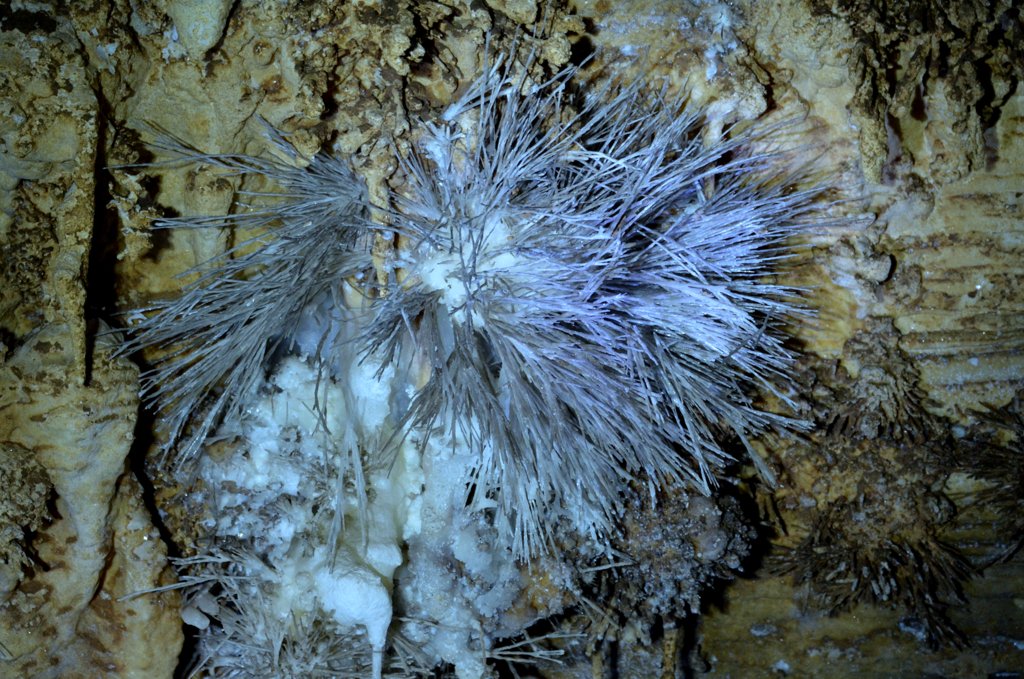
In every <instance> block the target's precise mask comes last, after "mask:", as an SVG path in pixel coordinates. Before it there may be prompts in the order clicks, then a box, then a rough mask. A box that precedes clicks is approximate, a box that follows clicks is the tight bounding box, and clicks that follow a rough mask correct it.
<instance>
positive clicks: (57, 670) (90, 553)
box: [0, 17, 180, 677]
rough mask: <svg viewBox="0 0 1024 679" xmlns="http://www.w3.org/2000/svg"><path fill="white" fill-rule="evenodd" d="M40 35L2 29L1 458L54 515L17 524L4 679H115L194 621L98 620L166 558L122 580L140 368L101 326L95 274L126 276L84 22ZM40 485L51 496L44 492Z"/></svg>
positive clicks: (12, 498) (153, 559) (19, 492)
mask: <svg viewBox="0 0 1024 679" xmlns="http://www.w3.org/2000/svg"><path fill="white" fill-rule="evenodd" d="M29 19H31V17H29ZM29 24H30V26H32V27H31V28H26V29H23V30H22V31H18V30H11V31H4V32H0V61H2V62H3V64H4V68H3V69H2V70H0V73H2V74H3V75H0V110H3V112H4V116H3V117H2V118H0V138H2V139H3V146H4V153H3V155H2V160H0V181H2V182H3V184H4V187H5V189H6V190H5V191H4V192H3V194H2V195H3V198H2V200H3V201H4V205H3V211H4V218H3V220H2V223H0V247H2V248H3V258H2V261H3V263H4V264H3V267H2V269H0V290H3V304H2V306H0V329H2V341H3V344H4V346H3V353H2V355H0V443H2V448H0V451H2V453H0V454H3V456H4V463H3V466H4V468H5V469H6V470H7V471H8V472H11V474H12V475H13V478H14V479H18V478H21V479H22V480H25V479H35V482H34V483H30V484H25V483H22V484H21V486H20V487H18V486H9V487H8V488H5V496H4V498H3V499H2V500H0V502H5V503H13V506H14V507H17V506H18V503H19V502H20V501H21V500H24V499H26V498H29V497H37V498H38V499H39V500H40V502H41V504H40V505H37V506H36V507H34V510H35V511H33V512H24V513H23V514H22V515H21V516H20V517H19V518H18V519H13V518H11V517H10V516H9V515H10V512H9V511H5V513H4V516H5V524H6V521H13V522H14V523H15V525H17V526H19V527H20V529H21V531H22V533H23V538H22V541H21V544H22V545H23V546H24V548H25V549H26V550H27V551H26V553H25V554H26V559H27V560H23V561H22V563H21V564H20V569H19V570H20V572H18V571H14V572H13V573H12V572H10V571H9V570H8V571H5V588H4V589H5V592H4V595H3V597H2V604H0V635H2V636H0V643H2V646H3V650H4V653H5V658H4V660H3V661H2V662H3V665H2V669H0V673H2V674H3V675H4V676H12V677H14V676H32V677H72V676H100V675H103V674H108V673H109V672H110V671H111V669H110V668H113V667H121V668H125V669H128V670H130V668H132V667H135V666H136V665H133V663H134V662H135V661H134V660H132V658H133V657H134V656H136V655H138V656H142V657H144V656H145V655H146V652H145V651H143V650H141V649H139V648H138V645H139V643H140V642H141V643H142V644H144V645H152V644H153V639H154V638H162V639H164V640H165V643H164V653H170V654H172V655H173V654H176V651H175V650H174V647H175V646H176V645H180V622H179V621H178V616H177V613H176V611H175V610H174V609H175V606H174V605H167V604H168V603H171V604H173V597H170V598H167V599H166V602H165V603H164V604H163V605H162V606H163V610H162V611H161V613H160V615H150V617H151V624H150V625H149V626H147V627H142V628H138V629H137V630H136V631H134V632H133V633H132V634H131V635H124V634H118V635H105V636H104V635H100V636H97V635H96V634H94V633H93V632H94V628H95V627H96V626H95V625H93V624H90V623H89V622H88V621H89V619H90V616H93V615H95V613H90V611H94V610H95V609H96V608H97V606H100V605H101V602H103V601H104V600H105V599H112V598H113V597H116V596H119V595H120V594H123V593H124V589H125V587H126V586H128V585H129V584H130V585H131V586H133V587H134V586H139V587H141V588H149V587H153V586H156V585H157V584H159V583H160V582H161V581H160V580H159V576H160V574H161V572H162V571H163V570H164V569H165V568H166V558H165V553H164V551H163V549H162V547H160V548H157V549H156V550H155V551H154V552H152V554H150V555H149V556H148V557H147V559H146V560H143V561H140V562H138V564H136V565H135V566H132V568H131V570H132V572H133V573H134V574H135V575H134V579H132V580H131V581H127V580H125V578H123V577H122V578H118V579H114V578H113V577H112V573H111V571H110V566H111V564H112V563H116V562H117V560H118V557H117V555H116V551H115V550H116V545H114V544H112V542H111V538H112V535H114V534H115V532H116V531H122V532H123V531H125V530H126V529H127V528H126V526H124V525H122V526H119V522H120V521H124V520H125V519H127V518H128V517H127V515H126V514H123V512H122V513H120V514H119V513H117V512H112V503H114V504H115V505H116V504H117V503H116V502H115V487H116V483H117V480H118V478H119V477H121V476H123V475H124V473H125V470H126V458H127V455H128V451H129V448H130V446H131V443H132V435H133V427H134V422H135V415H136V412H137V409H138V398H137V396H136V384H137V375H138V373H137V370H136V369H135V368H134V366H132V365H131V364H130V363H127V362H118V363H112V362H111V361H110V359H109V357H108V356H107V354H106V351H105V350H104V349H103V347H102V344H103V340H102V339H100V340H96V338H95V330H94V329H93V330H90V329H87V325H86V315H87V311H86V298H87V285H88V283H87V281H88V280H89V271H88V268H89V265H90V264H92V265H93V266H94V267H109V266H113V262H108V261H103V260H95V261H93V262H90V251H91V249H92V247H93V245H94V243H93V237H94V232H93V226H94V217H95V214H94V208H95V206H94V197H95V182H96V162H97V161H96V151H95V149H96V147H97V139H98V136H97V114H98V109H99V104H98V102H97V100H96V97H95V95H94V92H93V90H92V88H91V86H90V81H89V77H88V73H87V69H86V67H85V64H84V61H83V60H82V59H81V58H80V54H79V52H78V49H79V46H78V45H77V44H76V42H75V40H74V37H73V34H72V33H71V31H70V30H69V29H68V27H67V26H66V25H65V24H63V23H61V22H55V21H52V20H51V21H46V20H43V19H38V23H37V25H32V24H31V22H29ZM97 341H98V342H99V343H100V346H99V347H97V346H96V343H97ZM40 484H42V485H43V486H46V487H47V488H46V489H44V490H43V491H42V496H41V497H40V496H39V487H40ZM8 491H10V494H9V495H8V494H7V492H8ZM132 492H135V493H136V498H135V501H136V502H138V493H137V489H133V491H132ZM129 500H130V498H127V497H126V498H124V500H122V502H124V501H129ZM119 517H120V518H119ZM131 518H132V520H133V521H134V523H135V524H136V525H135V527H134V528H132V530H135V531H139V530H143V531H150V532H152V523H151V521H150V519H149V518H148V516H147V515H145V514H142V513H139V512H136V513H135V514H134V516H132V517H131ZM8 527H9V526H8V525H5V528H8ZM16 532H17V531H16ZM147 569H148V570H147ZM8 575H11V576H13V577H12V578H10V579H8V578H7V577H6V576H8ZM119 581H120V582H119ZM118 588H120V589H118ZM149 606H151V604H143V605H141V606H140V605H134V608H136V609H137V610H138V612H143V611H145V610H146V608H147V607H149ZM129 608H131V607H126V606H110V607H108V609H107V610H106V611H105V612H104V614H103V615H102V616H101V617H103V618H105V619H106V620H107V622H106V623H105V624H107V625H112V626H120V627H124V628H127V627H128V626H129V625H130V624H131V622H130V617H131V615H130V614H129V613H128V610H129ZM160 664H162V667H163V669H162V670H161V669H159V667H160ZM160 664H158V665H154V667H155V668H158V669H157V675H159V674H160V672H166V671H167V667H168V663H167V661H166V659H165V658H162V659H161V660H160ZM125 676H153V675H139V674H135V675H131V674H128V675H125Z"/></svg>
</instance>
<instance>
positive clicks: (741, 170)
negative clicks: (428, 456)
mask: <svg viewBox="0 0 1024 679" xmlns="http://www.w3.org/2000/svg"><path fill="white" fill-rule="evenodd" d="M514 73H515V71H514V69H512V68H511V67H509V68H503V67H502V66H501V65H500V64H499V65H498V66H495V67H493V68H492V69H490V70H489V71H488V72H487V73H486V74H485V75H484V76H483V78H482V79H481V80H480V81H478V82H477V83H476V84H475V86H474V87H473V88H471V90H470V92H469V93H468V94H467V95H466V96H465V97H464V98H463V99H462V100H460V101H459V102H457V103H456V104H455V105H453V106H452V107H451V108H450V109H449V111H448V112H447V113H446V114H445V116H444V117H443V118H442V119H441V120H439V121H437V122H435V123H429V124H427V125H425V129H424V130H423V132H422V136H421V137H420V138H419V140H418V142H417V144H416V152H415V153H414V154H413V155H412V156H411V157H410V158H408V159H406V160H405V162H404V164H403V167H404V169H405V174H406V177H407V183H406V186H405V187H404V188H403V190H402V191H401V192H400V193H399V194H398V195H397V196H396V197H395V199H394V203H395V212H394V217H393V224H392V228H394V229H395V230H396V231H397V233H398V234H399V235H400V241H401V246H400V248H399V250H398V253H397V254H396V256H395V259H394V265H395V266H396V267H398V268H400V270H401V271H402V272H403V273H404V274H405V275H404V278H401V283H400V284H396V285H395V286H393V287H391V288H390V289H388V290H387V291H386V294H385V295H383V296H382V298H381V299H380V301H379V303H378V304H377V310H376V316H375V319H374V321H373V324H372V327H371V328H370V330H369V332H368V333H367V335H366V338H367V343H366V346H365V347H364V349H365V351H367V352H383V355H384V356H385V360H386V361H390V362H394V363H403V361H404V362H405V365H403V368H404V369H405V370H414V369H415V367H416V365H419V366H420V367H421V368H422V369H423V370H424V371H426V372H427V373H428V378H427V379H426V382H425V384H424V385H423V386H422V388H420V389H419V390H418V391H416V392H415V394H414V395H413V396H412V400H411V404H410V407H409V411H408V413H407V415H406V419H407V421H408V424H409V425H410V426H412V427H413V428H414V429H416V430H418V431H421V432H436V431H439V430H440V431H442V432H444V433H445V434H447V435H449V436H454V437H456V438H459V439H461V440H463V441H466V442H467V443H468V445H469V447H470V449H472V450H473V451H474V452H475V453H476V454H477V455H478V456H479V459H478V463H477V466H476V469H475V473H474V477H473V479H472V487H471V490H470V491H469V492H471V496H472V505H473V506H475V507H476V508H479V509H483V508H487V507H495V509H496V518H495V521H496V523H497V524H498V525H499V526H503V527H504V526H507V530H508V536H509V538H510V543H511V545H512V547H513V550H514V551H515V552H516V553H517V554H519V555H530V554H534V553H537V552H538V551H543V550H544V549H545V548H546V544H545V543H548V542H549V539H550V537H551V529H552V528H553V526H555V525H556V524H557V523H558V522H560V521H562V520H568V521H569V522H570V524H571V525H573V526H574V527H575V528H576V529H577V530H579V531H581V532H588V531H592V532H597V533H600V532H602V531H605V530H607V529H609V528H610V527H611V526H612V524H613V521H614V516H615V514H616V512H617V510H618V500H619V497H620V495H621V492H622V490H623V488H624V486H625V484H626V483H627V482H628V481H629V480H631V479H636V478H641V479H644V480H645V482H649V483H652V484H661V483H672V482H677V481H683V482H685V483H687V484H689V485H690V486H691V487H693V488H695V489H697V490H699V491H701V492H704V493H707V492H709V489H710V487H711V486H712V484H713V483H714V479H713V476H714V473H715V470H716V469H718V468H720V467H721V466H722V464H723V463H725V462H727V461H728V460H730V459H731V458H730V456H729V454H728V453H727V452H725V450H723V448H722V446H721V444H720V441H721V440H722V437H723V435H724V436H726V437H731V438H733V439H735V440H738V441H740V442H742V443H743V444H747V441H748V438H749V437H750V436H751V435H756V434H757V433H759V432H761V431H763V430H765V429H767V428H769V427H773V426H776V425H778V424H780V422H781V419H780V418H778V417H777V416H775V415H772V414H769V413H766V412H764V411H762V410H760V409H758V408H757V407H756V406H755V405H754V403H753V402H752V399H751V392H750V391H749V389H750V387H751V386H756V387H761V388H764V389H767V390H773V386H772V385H773V381H774V380H775V378H776V377H778V376H779V375H780V374H781V373H782V371H784V369H785V366H786V365H787V363H788V362H789V360H790V357H789V355H788V353H787V352H786V350H785V349H784V348H783V345H782V343H781V342H780V339H779V338H778V336H777V334H775V333H774V330H775V329H776V327H777V325H778V324H779V321H781V320H782V319H784V318H786V317H787V316H788V315H790V313H791V312H792V311H793V310H794V307H793V306H792V304H793V300H794V297H795V295H794V293H793V291H792V290H790V289H787V288H785V287H783V286H780V285H778V284H775V283H773V282H771V281H770V280H769V279H768V277H769V274H770V273H771V272H772V270H773V268H774V267H776V266H777V264H778V263H779V261H780V259H782V258H784V257H785V256H786V255H785V254H784V251H783V249H782V246H783V243H784V241H785V240H786V239H787V238H788V237H790V236H791V235H792V233H793V230H794V227H795V224H796V223H797V222H798V220H799V218H800V217H801V215H802V214H803V213H804V212H805V211H806V209H807V206H808V202H809V197H810V195H809V194H807V193H800V192H790V191H788V190H787V188H788V187H787V186H786V181H785V180H784V179H780V178H779V177H777V176H773V175H772V174H770V173H768V172H767V170H768V168H769V166H770V165H771V160H770V158H769V157H768V156H766V155H764V154H757V153H750V152H749V151H748V148H747V145H748V144H749V143H750V142H752V141H754V139H755V138H754V137H752V136H744V135H739V136H737V137H734V138H733V139H731V140H726V141H721V140H719V141H714V142H713V143H708V139H707V138H706V135H704V134H703V132H704V131H705V128H704V122H705V121H704V120H703V118H702V116H701V113H700V112H699V111H694V110H690V109H689V108H688V107H687V106H686V104H685V102H683V101H680V100H678V99H672V98H670V97H669V96H667V95H665V94H664V93H654V94H652V93H648V92H647V91H646V88H645V85H644V84H642V83H639V82H638V83H636V84H633V85H630V86H626V87H622V88H614V87H608V88H605V89H603V90H601V91H599V92H594V93H591V95H590V96H588V97H586V98H582V99H580V98H576V97H573V96H572V94H571V93H570V91H571V88H570V84H571V79H570V76H571V72H569V71H567V72H564V73H562V74H559V75H558V76H556V77H555V78H553V79H552V80H550V81H549V82H547V83H544V84H541V85H536V84H533V83H532V82H531V81H530V80H528V79H527V78H525V77H519V76H516V75H514ZM748 448H749V445H748Z"/></svg>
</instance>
